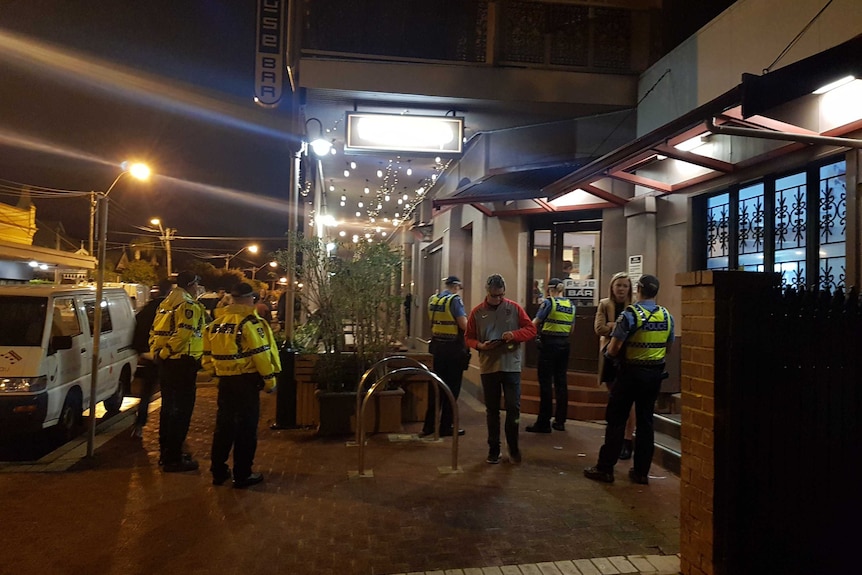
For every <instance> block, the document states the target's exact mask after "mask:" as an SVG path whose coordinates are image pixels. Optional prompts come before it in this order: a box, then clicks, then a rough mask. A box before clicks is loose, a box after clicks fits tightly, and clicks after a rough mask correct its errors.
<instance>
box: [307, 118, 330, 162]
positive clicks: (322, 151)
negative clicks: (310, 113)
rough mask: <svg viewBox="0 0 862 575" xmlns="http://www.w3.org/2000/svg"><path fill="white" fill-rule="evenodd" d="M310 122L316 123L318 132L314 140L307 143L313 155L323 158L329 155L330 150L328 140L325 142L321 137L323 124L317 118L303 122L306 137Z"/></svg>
mask: <svg viewBox="0 0 862 575" xmlns="http://www.w3.org/2000/svg"><path fill="white" fill-rule="evenodd" d="M310 122H317V126H318V129H319V131H318V136H317V137H316V138H315V139H313V140H311V141H310V142H309V145H310V146H311V149H312V150H314V154H315V155H316V156H320V157H322V156H325V155H327V154H328V153H329V150H330V148H332V142H330V141H329V140H326V139H325V138H324V137H323V122H321V121H320V120H318V119H317V118H309V119H308V120H306V121H305V133H306V136H307V135H308V124H309V123H310Z"/></svg>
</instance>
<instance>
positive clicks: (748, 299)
mask: <svg viewBox="0 0 862 575" xmlns="http://www.w3.org/2000/svg"><path fill="white" fill-rule="evenodd" d="M860 321H862V309H860V301H859V294H858V291H857V290H856V289H855V288H854V289H853V290H852V291H851V292H850V294H848V295H845V294H844V293H842V292H840V291H838V292H836V293H834V294H832V293H829V292H822V291H801V292H797V291H794V290H785V291H781V290H779V289H775V288H774V289H771V290H770V289H765V290H762V291H759V292H758V291H757V290H755V291H748V292H745V293H739V294H735V295H732V296H731V297H729V298H728V299H727V300H726V301H724V302H719V301H717V302H716V333H715V338H716V355H715V358H716V369H715V375H716V437H715V458H716V467H715V468H716V478H715V509H714V525H715V534H716V539H715V553H716V556H715V564H716V568H717V570H716V573H726V574H730V573H732V574H739V573H827V572H837V571H831V569H835V570H837V569H850V570H848V571H841V572H848V573H849V572H855V570H857V569H858V565H856V563H858V560H857V559H856V558H855V557H854V556H855V555H856V553H855V551H856V547H855V545H857V544H858V543H857V540H858V537H857V534H858V533H859V532H858V531H857V529H858V523H859V520H860V517H862V515H860V513H862V505H860V501H862V481H860V480H862V477H860V469H862V432H860V430H862V417H860V416H862V391H860V385H862V367H860V363H862V362H860V357H862V325H860Z"/></svg>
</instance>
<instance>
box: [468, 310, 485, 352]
mask: <svg viewBox="0 0 862 575" xmlns="http://www.w3.org/2000/svg"><path fill="white" fill-rule="evenodd" d="M479 305H482V304H479ZM478 308H479V306H478V305H477V306H476V307H474V308H473V310H472V311H471V312H470V315H468V316H467V331H465V332H464V343H466V344H467V347H472V348H473V349H476V346H477V345H479V340H478V336H477V335H476V310H477V309H478Z"/></svg>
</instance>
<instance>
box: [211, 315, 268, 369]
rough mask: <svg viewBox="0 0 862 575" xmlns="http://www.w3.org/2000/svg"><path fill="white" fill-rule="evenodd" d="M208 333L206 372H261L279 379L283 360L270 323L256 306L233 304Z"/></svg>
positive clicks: (212, 324) (213, 323)
mask: <svg viewBox="0 0 862 575" xmlns="http://www.w3.org/2000/svg"><path fill="white" fill-rule="evenodd" d="M222 309H223V310H224V313H223V314H222V316H221V317H220V318H219V319H217V320H215V321H214V322H212V323H211V324H209V326H207V329H206V331H205V332H204V355H203V367H204V369H206V370H208V371H211V372H214V373H215V374H216V375H217V376H220V377H224V376H226V375H242V374H244V373H259V374H260V375H261V376H262V377H263V378H264V380H269V379H272V380H274V379H275V375H276V373H278V372H280V371H281V361H280V358H279V356H278V352H277V350H276V344H275V338H274V336H273V334H272V328H271V327H270V325H269V323H268V322H266V321H264V320H262V319H261V318H260V316H258V315H257V314H256V313H255V311H254V308H253V307H252V306H246V305H239V304H232V305H229V306H226V307H223V308H222Z"/></svg>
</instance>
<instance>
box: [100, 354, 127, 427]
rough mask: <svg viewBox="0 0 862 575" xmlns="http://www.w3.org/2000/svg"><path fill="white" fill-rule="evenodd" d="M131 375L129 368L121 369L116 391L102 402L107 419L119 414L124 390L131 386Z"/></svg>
mask: <svg viewBox="0 0 862 575" xmlns="http://www.w3.org/2000/svg"><path fill="white" fill-rule="evenodd" d="M131 373H132V371H131V370H130V369H129V366H125V367H123V371H122V372H121V373H120V381H118V382H117V390H116V391H115V392H114V394H113V395H112V396H111V397H109V398H107V399H105V400H104V401H103V402H102V405H103V406H105V411H106V412H107V416H108V417H110V416H112V415H117V414H118V413H120V408H121V407H123V397H124V396H125V392H126V390H127V389H129V385H131V381H132V376H131Z"/></svg>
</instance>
